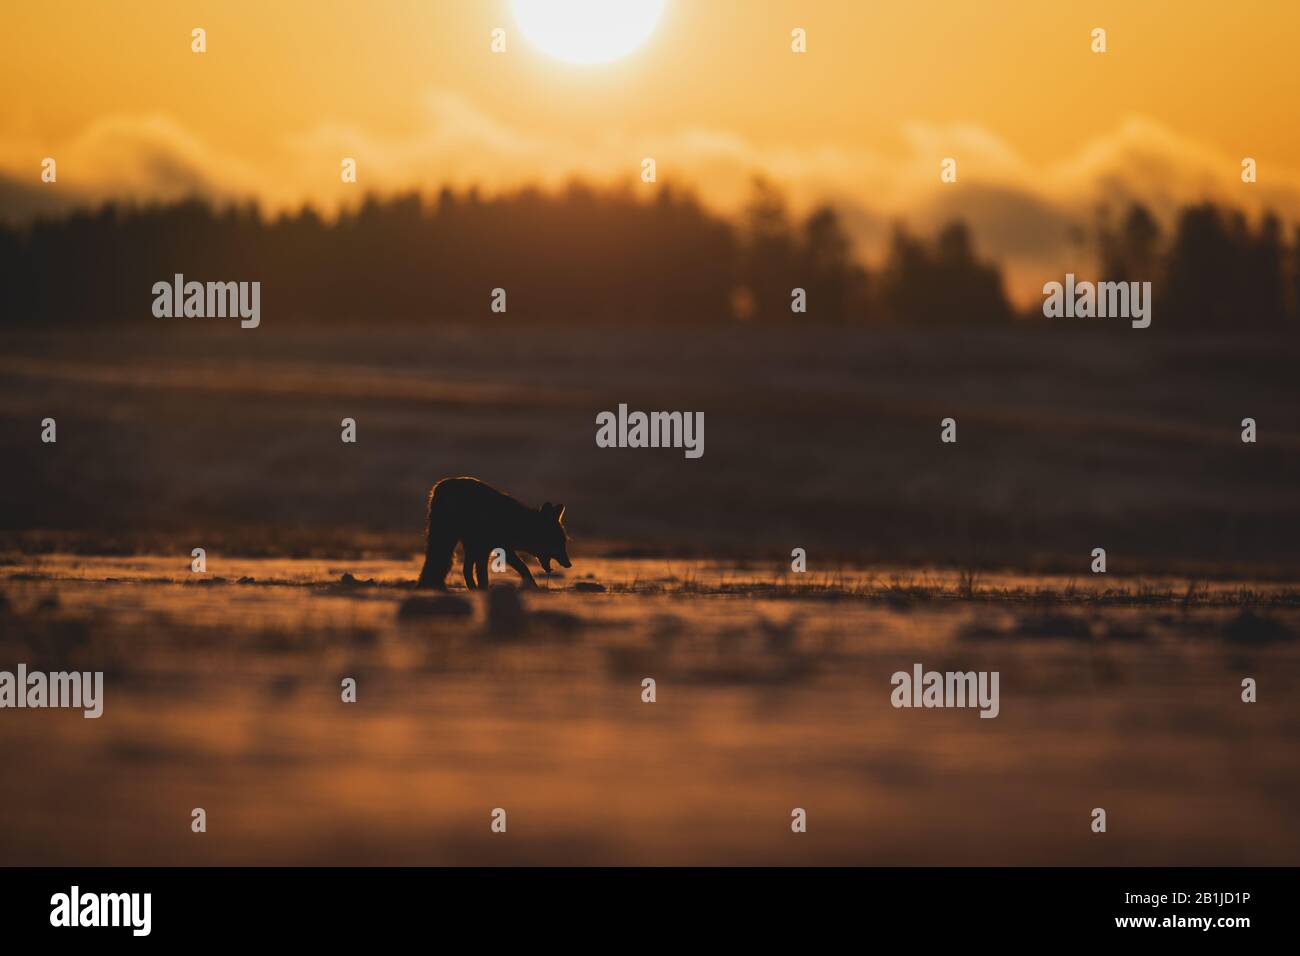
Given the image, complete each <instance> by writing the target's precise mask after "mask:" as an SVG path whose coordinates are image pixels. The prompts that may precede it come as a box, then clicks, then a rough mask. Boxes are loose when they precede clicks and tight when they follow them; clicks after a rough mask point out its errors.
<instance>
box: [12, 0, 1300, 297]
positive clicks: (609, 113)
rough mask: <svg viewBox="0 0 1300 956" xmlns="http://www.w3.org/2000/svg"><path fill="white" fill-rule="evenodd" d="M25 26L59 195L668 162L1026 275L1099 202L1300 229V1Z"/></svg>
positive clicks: (17, 78)
mask: <svg viewBox="0 0 1300 956" xmlns="http://www.w3.org/2000/svg"><path fill="white" fill-rule="evenodd" d="M0 26H2V27H3V29H0V52H3V56H0V88H2V89H3V90H5V95H4V96H3V97H0V177H3V178H4V179H6V180H9V181H11V185H16V187H21V190H22V195H24V196H26V197H27V198H28V199H30V198H31V197H32V196H35V197H36V199H35V202H34V204H33V205H31V206H30V208H33V209H39V208H41V205H40V203H41V202H42V201H44V198H46V197H49V196H50V195H51V194H53V193H54V191H56V190H57V191H58V195H59V196H60V197H63V198H66V197H73V196H84V197H93V198H96V199H98V198H103V197H106V196H129V197H135V198H144V197H148V198H156V197H157V198H174V197H177V196H181V195H187V194H190V193H193V192H202V193H208V194H213V195H217V196H221V197H234V196H255V197H257V198H258V199H260V200H261V201H262V202H264V203H265V204H267V206H268V207H270V208H277V207H280V206H284V205H289V204H297V203H301V202H304V201H310V202H312V203H314V204H316V205H318V206H320V207H322V208H323V209H326V210H329V209H333V208H336V207H337V206H338V204H339V203H348V202H355V201H356V200H357V199H358V198H359V196H360V195H361V194H362V193H364V191H365V190H368V189H373V190H378V191H381V192H382V191H391V190H396V189H407V188H413V187H414V188H419V189H427V190H434V189H436V188H438V187H439V186H441V185H443V184H452V185H455V186H466V185H470V184H478V185H480V186H481V187H483V188H484V189H485V190H487V191H493V190H497V189H503V188H510V187H513V186H517V185H521V184H526V183H541V184H543V185H547V186H555V185H559V184H561V183H563V182H564V181H565V180H566V179H568V178H570V177H572V176H574V175H581V176H585V177H588V178H592V179H595V180H598V181H601V182H611V183H613V182H624V183H627V184H628V185H629V186H630V187H632V188H643V187H644V188H649V189H653V188H655V186H648V185H647V184H642V183H640V180H639V172H640V163H641V159H642V158H643V157H646V156H651V157H654V159H655V161H656V166H657V184H656V185H657V186H662V185H664V184H672V185H680V186H686V187H690V188H693V189H694V190H695V191H696V192H697V193H698V195H699V196H700V198H701V199H702V200H704V201H705V202H706V203H708V204H709V205H712V206H714V207H715V208H717V209H719V210H720V211H724V212H728V211H733V210H734V209H736V208H737V207H738V205H739V204H740V203H741V202H742V201H743V199H744V197H745V196H746V195H747V193H748V189H749V184H750V181H751V179H752V177H753V176H754V175H755V174H763V175H766V176H768V177H769V178H771V179H773V180H775V181H777V182H778V183H780V184H782V185H783V186H784V187H785V188H786V189H787V190H788V192H789V194H790V196H791V199H792V202H793V203H794V206H795V208H796V209H802V208H806V207H807V206H809V205H811V204H813V203H817V202H823V201H830V202H834V203H835V204H837V205H838V206H839V208H840V209H841V210H842V212H843V213H844V216H845V219H846V222H847V224H848V225H849V227H850V228H851V230H852V232H853V234H854V236H855V238H856V239H858V240H859V242H860V243H861V246H862V248H863V250H864V254H866V255H868V256H869V255H871V254H873V253H875V252H878V250H879V248H880V245H881V243H882V242H883V240H884V237H885V236H886V235H887V232H888V228H889V224H890V222H891V221H892V220H893V219H895V218H905V219H907V220H909V221H910V222H912V223H914V224H915V225H916V226H917V228H920V229H928V228H932V227H934V226H935V225H937V224H939V223H941V222H942V221H945V220H946V219H948V218H951V217H952V216H956V215H960V216H963V217H965V218H967V219H968V220H970V221H971V223H972V226H973V228H974V229H975V232H976V235H977V237H978V238H979V240H980V244H981V248H982V249H983V250H984V251H986V252H987V253H988V254H991V255H995V256H997V257H998V258H1000V259H1002V260H1004V261H1007V262H1008V264H1009V267H1010V268H1011V270H1012V275H1011V280H1012V284H1013V286H1018V285H1019V286H1026V287H1029V286H1033V285H1035V284H1038V283H1041V280H1040V279H1037V278H1036V276H1037V274H1038V273H1039V272H1042V271H1044V270H1051V269H1057V268H1058V267H1060V266H1061V265H1062V263H1063V262H1064V263H1065V264H1067V265H1068V260H1069V258H1070V257H1071V256H1077V255H1078V253H1077V247H1072V245H1071V240H1070V239H1069V238H1068V236H1069V234H1070V226H1071V225H1077V224H1078V223H1079V222H1081V221H1085V220H1086V219H1087V218H1088V217H1089V216H1091V215H1092V214H1093V213H1094V211H1095V208H1096V206H1097V204H1098V203H1102V202H1106V203H1110V204H1118V203H1120V202H1122V201H1124V200H1126V199H1128V198H1141V199H1143V200H1145V201H1147V202H1148V203H1149V204H1150V205H1151V206H1152V207H1153V208H1154V209H1155V210H1156V211H1157V212H1158V213H1160V214H1161V215H1171V214H1172V212H1173V210H1175V209H1176V208H1177V207H1178V206H1179V205H1180V204H1183V203H1186V202H1191V201H1196V200H1199V199H1203V198H1211V199H1216V200H1219V201H1225V202H1231V203H1233V204H1237V205H1240V206H1242V207H1243V208H1246V209H1247V210H1248V211H1252V212H1258V211H1259V210H1260V209H1262V208H1265V207H1268V208H1274V209H1276V210H1278V211H1279V212H1281V213H1282V214H1283V215H1284V216H1285V217H1287V218H1289V219H1290V218H1295V217H1296V216H1297V213H1300V123H1297V122H1295V120H1296V113H1295V108H1294V107H1295V104H1296V103H1297V102H1300V95H1298V94H1300V70H1297V69H1296V68H1295V59H1296V50H1297V47H1300V3H1294V2H1291V0H1238V2H1235V3H1231V4H1228V3H1222V2H1217V0H1169V2H1164V0H1123V2H1105V0H1093V2H1072V0H988V2H980V3H977V2H973V0H889V2H881V0H667V2H666V7H665V10H664V13H663V16H662V17H661V19H660V21H659V22H658V24H657V26H656V28H655V30H654V32H653V33H652V34H651V36H650V37H649V39H648V40H647V41H646V42H645V43H644V44H643V45H642V46H641V47H639V48H638V49H636V50H635V51H633V52H632V53H631V54H629V55H628V56H626V57H624V58H622V59H619V60H616V61H613V62H610V63H606V64H596V65H574V64H569V63H565V62H562V61H560V60H557V59H555V58H553V57H551V56H548V55H547V54H545V53H544V52H542V51H540V50H538V49H536V48H535V47H534V46H532V45H531V44H530V43H529V41H528V40H527V39H526V38H525V37H524V36H523V35H522V34H521V32H520V31H519V29H518V26H517V24H516V22H515V19H514V16H513V14H512V11H511V8H510V3H509V0H367V2H365V3H357V2H347V3H345V2H337V0H311V2H299V0H276V2H258V0H219V2H218V0H212V2H206V0H204V2H191V3H186V2H179V0H129V2H114V3H100V2H94V0H73V2H69V0H45V2H42V3H39V4H19V3H7V4H5V5H4V8H3V12H0ZM194 27H202V28H204V29H205V30H206V32H207V52H205V53H202V54H196V53H193V52H192V51H191V30H192V29H193V28H194ZM498 27H499V28H502V29H504V30H505V39H506V50H505V52H504V53H494V52H492V49H491V41H492V31H493V29H494V28H498ZM796 27H799V28H802V29H804V30H805V31H806V34H807V52H806V53H802V54H796V53H793V52H792V51H791V49H790V44H791V30H792V29H794V28H796ZM1096 27H1102V28H1104V29H1105V30H1106V42H1107V51H1106V52H1105V53H1101V54H1099V53H1094V52H1092V50H1091V44H1092V37H1091V31H1092V30H1093V29H1094V28H1096ZM47 156H49V157H54V158H55V159H56V160H57V162H58V182H57V183H56V184H42V183H41V181H40V172H41V165H40V164H41V160H42V159H43V158H44V157H47ZM344 156H351V157H354V158H355V159H356V160H357V170H358V182H357V183H356V184H344V183H342V182H341V181H340V176H339V170H340V161H341V158H342V157H344ZM1247 156H1249V157H1252V158H1254V159H1255V160H1256V161H1257V163H1258V170H1259V172H1258V179H1259V181H1258V182H1257V183H1254V184H1249V185H1248V184H1244V183H1242V182H1241V177H1240V169H1241V160H1242V158H1243V157H1247ZM945 157H952V158H955V159H956V160H957V173H958V175H957V182H955V183H941V182H940V181H939V164H940V162H941V161H942V159H943V158H945ZM29 186H30V189H29V188H28V187H29ZM38 189H44V190H45V192H44V193H34V192H33V191H34V190H38ZM4 195H8V196H16V195H17V193H15V192H14V190H12V189H10V190H6V191H5V193H4ZM26 208H29V207H28V205H26V200H24V203H23V204H20V203H18V202H17V201H16V200H15V201H14V205H13V207H11V209H10V210H9V218H13V217H14V215H15V210H20V211H21V209H26Z"/></svg>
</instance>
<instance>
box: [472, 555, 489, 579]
mask: <svg viewBox="0 0 1300 956" xmlns="http://www.w3.org/2000/svg"><path fill="white" fill-rule="evenodd" d="M489 557H490V554H489V552H488V551H486V550H484V551H480V552H479V554H478V557H477V558H476V559H475V561H474V573H475V575H476V576H477V577H478V586H479V587H480V588H484V589H486V588H487V586H488V558H489Z"/></svg>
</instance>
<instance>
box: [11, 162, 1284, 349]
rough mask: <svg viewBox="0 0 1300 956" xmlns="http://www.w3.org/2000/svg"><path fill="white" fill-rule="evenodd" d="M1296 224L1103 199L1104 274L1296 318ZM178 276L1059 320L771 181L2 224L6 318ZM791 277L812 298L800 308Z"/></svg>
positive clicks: (1190, 303) (282, 310) (519, 307)
mask: <svg viewBox="0 0 1300 956" xmlns="http://www.w3.org/2000/svg"><path fill="white" fill-rule="evenodd" d="M1284 232H1285V230H1284V228H1283V226H1282V223H1281V221H1280V220H1279V219H1278V217H1276V216H1275V215H1271V214H1270V215H1266V216H1264V217H1263V218H1262V220H1261V221H1260V222H1259V223H1258V224H1256V225H1254V226H1252V225H1251V224H1250V223H1249V222H1248V221H1247V218H1246V217H1245V215H1244V214H1242V213H1240V212H1238V211H1235V210H1225V209H1220V208H1218V207H1215V206H1213V205H1208V204H1205V205H1198V206H1194V207H1189V208H1187V209H1184V210H1183V211H1182V212H1181V214H1180V215H1179V217H1178V219H1177V221H1176V223H1175V224H1174V226H1173V228H1172V230H1171V231H1170V233H1169V234H1168V235H1165V234H1164V233H1163V232H1162V230H1161V228H1160V226H1159V224H1158V223H1157V221H1156V219H1155V217H1154V216H1152V214H1151V213H1150V212H1149V210H1147V209H1146V208H1145V207H1143V206H1141V205H1132V206H1130V207H1128V208H1127V209H1126V210H1125V211H1124V212H1123V214H1122V215H1120V216H1118V217H1116V218H1112V217H1110V216H1109V215H1107V214H1099V216H1098V218H1097V222H1096V223H1095V224H1094V226H1093V227H1092V229H1091V233H1090V235H1089V236H1088V238H1089V240H1090V241H1093V242H1095V243H1096V248H1095V252H1096V258H1097V260H1098V262H1099V272H1100V276H1099V278H1103V279H1107V280H1113V281H1124V280H1139V281H1141V280H1148V279H1149V280H1151V281H1153V282H1154V283H1155V287H1156V292H1155V296H1156V301H1157V303H1159V309H1160V316H1161V322H1160V323H1159V324H1160V325H1164V324H1166V323H1168V324H1176V325H1178V326H1180V327H1193V328H1206V329H1218V330H1239V329H1282V328H1295V327H1297V308H1298V306H1300V230H1297V231H1296V232H1294V233H1293V235H1292V240H1291V242H1289V243H1288V242H1287V241H1286V238H1285V235H1284ZM176 273H181V274H183V275H184V276H185V278H186V279H187V280H197V281H200V282H207V281H236V280H238V281H260V282H261V283H262V287H263V308H264V310H265V311H266V313H267V314H268V315H270V314H274V315H275V316H276V321H277V323H278V322H339V323H349V322H362V323H368V322H372V321H390V320H399V321H400V320H405V321H411V322H419V321H438V320H444V319H457V318H473V317H480V316H482V315H484V314H485V313H486V312H487V310H488V308H489V303H490V302H491V301H492V298H493V297H492V290H494V289H498V288H499V289H504V290H506V299H505V302H506V309H507V316H509V317H521V318H525V319H528V318H542V319H554V320H560V319H563V320H576V321H583V320H589V321H592V322H597V323H601V324H607V323H609V322H625V321H626V322H633V321H651V322H659V323H672V322H681V323H696V322H701V321H717V320H723V319H728V318H738V319H743V320H747V321H752V322H791V321H809V322H831V323H869V322H882V323H897V324H900V325H909V326H940V325H962V324H966V325H999V324H1006V323H1010V322H1013V321H1016V320H1027V321H1033V320H1035V319H1038V320H1042V315H1041V311H1040V310H1039V309H1038V308H1037V307H1036V306H1031V307H1030V308H1029V309H1028V311H1027V312H1026V313H1024V314H1019V315H1018V314H1017V312H1016V310H1015V309H1014V308H1013V306H1012V304H1011V303H1010V301H1009V300H1008V298H1007V295H1006V292H1005V289H1004V282H1003V275H1002V271H1001V269H1000V268H999V267H998V266H997V265H996V264H995V263H992V262H989V261H986V260H984V259H982V258H981V257H980V256H979V255H978V254H977V252H976V248H975V241H974V237H973V236H972V234H971V231H970V229H969V228H968V227H967V226H966V225H965V224H964V223H962V222H960V221H958V222H953V223H951V224H949V225H947V226H945V227H943V228H942V229H940V230H939V231H938V232H937V234H935V235H933V236H925V237H923V236H918V235H916V234H915V233H913V232H911V231H909V230H908V229H907V228H906V227H905V226H903V225H898V226H896V227H895V228H894V230H893V233H892V236H891V238H890V241H889V244H888V248H887V250H886V253H885V256H884V258H883V261H882V262H880V263H879V264H878V265H877V266H875V267H873V268H867V267H866V266H865V265H864V264H863V263H862V262H860V261H859V260H858V259H857V257H856V256H855V254H854V251H853V244H852V242H851V240H850V238H849V236H848V234H847V233H846V231H845V229H844V226H843V224H842V222H841V219H840V217H839V215H838V214H837V213H836V211H835V210H834V209H833V208H831V207H830V206H822V207H819V208H816V209H813V210H812V211H811V212H810V213H808V214H807V215H805V216H801V217H796V216H794V215H792V214H791V213H790V211H789V209H788V206H787V203H786V201H785V199H784V197H783V196H782V194H781V193H780V192H779V191H778V190H777V189H775V188H773V187H772V186H771V185H770V184H768V183H766V182H764V181H762V180H758V181H756V182H755V184H754V188H753V192H752V195H751V198H750V200H749V201H748V203H747V204H746V206H745V208H744V209H743V211H742V213H741V215H740V216H739V217H738V218H737V219H736V220H731V219H727V218H723V217H721V216H719V215H716V214H714V213H712V212H710V211H708V210H706V209H705V208H704V207H703V206H702V205H701V204H700V203H699V201H698V200H697V199H696V198H695V197H694V196H693V195H692V194H690V193H688V192H682V191H678V190H674V189H671V188H664V189H662V190H660V191H659V192H658V193H657V194H656V198H655V199H654V200H652V201H650V202H645V201H643V200H639V199H637V198H636V196H635V194H634V193H633V192H632V191H631V190H627V189H617V188H610V189H599V188H595V187H592V186H588V185H584V184H581V183H573V184H570V185H569V186H567V187H566V188H564V189H561V190H559V191H556V192H543V191H541V190H539V189H522V190H518V191H516V192H512V193H508V194H503V195H496V196H492V197H484V196H482V195H480V193H479V192H478V191H477V190H476V189H468V190H464V191H461V192H459V193H458V192H454V191H452V190H450V189H443V190H442V191H441V192H440V193H438V194H437V195H436V196H435V197H431V198H426V197H424V196H421V195H420V194H418V193H406V194H400V195H395V196H391V197H387V198H381V197H378V196H369V197H367V198H366V199H365V200H364V201H363V202H362V203H361V204H360V205H359V206H358V207H356V208H354V209H348V210H344V211H342V212H341V213H340V214H339V215H338V216H336V217H333V218H328V219H327V218H325V217H323V216H322V215H321V214H320V213H319V212H317V211H316V210H315V209H314V208H313V207H311V206H310V205H308V206H304V207H302V208H301V209H299V210H297V211H295V212H289V213H283V214H280V215H277V216H268V215H265V214H264V213H263V212H262V211H261V210H260V208H259V207H258V206H257V205H256V204H252V203H246V204H230V205H226V206H218V205H215V204H212V203H209V202H207V201H204V200H199V199H193V200H186V201H181V202H175V203H170V204H159V205H123V204H118V203H108V204H105V205H103V206H101V207H99V208H98V209H93V210H89V209H88V210H82V211H78V212H75V213H73V214H70V215H68V216H65V217H63V218H59V219H42V220H37V221H35V222H33V223H31V224H29V225H26V226H6V227H0V306H2V314H3V321H4V322H5V323H6V324H19V323H42V324H48V323H78V322H86V323H95V322H102V321H104V320H106V319H113V320H131V319H138V320H140V321H156V320H154V319H153V316H152V312H151V308H150V307H151V303H152V294H151V291H150V290H151V289H152V287H153V285H154V283H156V282H159V281H166V282H171V281H172V277H173V276H174V275H175V274H176ZM1050 278H1056V279H1059V278H1060V277H1059V276H1055V277H1045V281H1046V279H1050ZM794 289H802V290H804V296H803V299H804V301H805V302H806V308H807V311H806V313H798V312H792V303H793V302H794V301H795V300H794V299H793V298H792V290H794ZM796 308H797V306H796Z"/></svg>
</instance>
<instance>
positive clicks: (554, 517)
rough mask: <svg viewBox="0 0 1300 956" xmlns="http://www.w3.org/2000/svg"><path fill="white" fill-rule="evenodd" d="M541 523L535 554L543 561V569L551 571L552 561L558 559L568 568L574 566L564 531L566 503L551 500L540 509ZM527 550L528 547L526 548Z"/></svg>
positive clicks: (567, 538)
mask: <svg viewBox="0 0 1300 956" xmlns="http://www.w3.org/2000/svg"><path fill="white" fill-rule="evenodd" d="M538 516H539V517H540V518H541V525H540V529H539V533H538V541H537V547H536V548H534V549H533V554H534V555H535V556H536V558H537V560H538V561H539V562H541V565H542V570H544V571H545V572H546V573H547V574H550V573H551V562H552V561H558V562H559V563H560V564H561V565H562V566H564V567H566V568H571V567H573V563H572V562H571V561H570V560H569V547H568V545H569V536H568V535H566V534H565V533H564V525H563V524H562V522H563V520H564V505H553V504H551V503H550V502H549V501H548V502H546V504H544V505H542V507H541V508H539V509H538ZM525 550H527V549H525Z"/></svg>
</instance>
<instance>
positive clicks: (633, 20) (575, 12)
mask: <svg viewBox="0 0 1300 956" xmlns="http://www.w3.org/2000/svg"><path fill="white" fill-rule="evenodd" d="M511 6H512V8H513V9H514V14H515V22H516V23H517V24H519V29H520V30H521V31H522V32H523V34H524V36H525V37H526V38H527V39H528V42H530V43H532V44H533V46H535V47H537V48H538V49H539V50H541V51H542V52H543V53H547V54H549V55H551V56H553V57H556V58H557V59H561V60H565V61H567V62H569V63H608V62H609V61H610V60H617V59H618V58H619V57H621V56H626V55H627V54H629V53H631V52H632V51H633V50H635V49H636V48H637V47H639V46H640V45H641V44H642V43H644V42H645V41H646V38H647V37H649V36H650V34H651V33H652V32H653V31H654V28H655V24H656V23H657V22H658V20H659V15H660V14H661V13H662V12H663V9H664V0H512V2H511Z"/></svg>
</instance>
